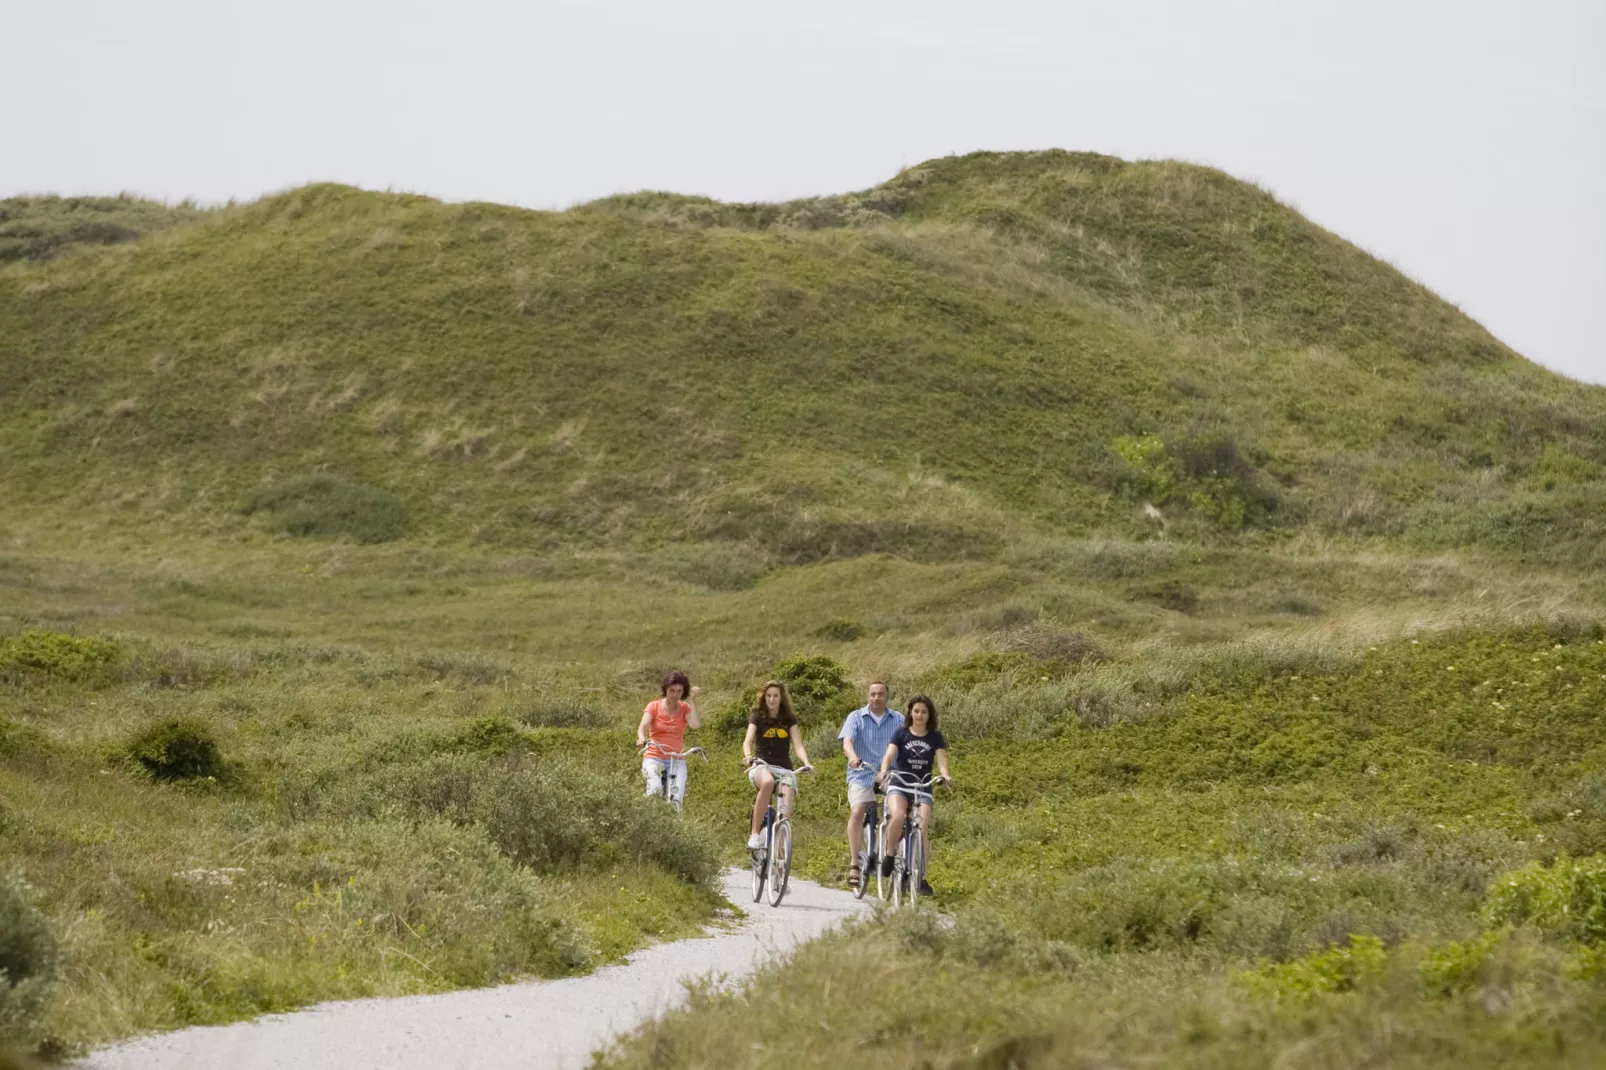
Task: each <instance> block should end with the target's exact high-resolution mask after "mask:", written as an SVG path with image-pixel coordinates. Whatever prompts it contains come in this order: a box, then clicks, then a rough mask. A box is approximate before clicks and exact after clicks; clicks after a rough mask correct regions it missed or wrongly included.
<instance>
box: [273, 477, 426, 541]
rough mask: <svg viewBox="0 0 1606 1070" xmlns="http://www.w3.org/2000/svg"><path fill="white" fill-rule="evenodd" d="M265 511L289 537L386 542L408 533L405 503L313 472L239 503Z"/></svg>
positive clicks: (380, 491)
mask: <svg viewBox="0 0 1606 1070" xmlns="http://www.w3.org/2000/svg"><path fill="white" fill-rule="evenodd" d="M241 508H242V511H243V512H244V513H245V514H246V515H248V516H250V515H253V514H258V513H260V514H263V515H265V516H266V517H267V518H268V519H269V521H270V523H271V524H272V525H273V526H274V527H275V528H277V529H278V530H280V531H284V532H287V533H289V534H291V535H302V536H322V537H328V538H339V537H342V536H343V537H346V538H352V539H356V540H357V541H358V542H361V543H376V542H390V541H391V540H393V539H399V538H401V537H402V536H403V535H404V534H406V532H407V527H408V523H409V518H408V515H407V507H406V506H405V505H403V504H402V501H401V499H400V498H398V497H396V495H394V494H392V493H391V492H390V491H388V490H384V489H382V488H380V487H370V486H368V485H367V484H365V483H352V482H348V481H347V480H344V479H340V478H337V477H335V476H331V475H326V474H323V473H318V474H315V475H309V476H298V477H296V478H295V479H289V480H286V481H284V482H283V483H275V484H274V485H273V486H271V487H264V488H262V489H260V490H257V491H255V492H254V493H252V494H251V495H250V496H249V497H248V498H247V499H246V500H245V503H244V504H243V506H242V507H241Z"/></svg>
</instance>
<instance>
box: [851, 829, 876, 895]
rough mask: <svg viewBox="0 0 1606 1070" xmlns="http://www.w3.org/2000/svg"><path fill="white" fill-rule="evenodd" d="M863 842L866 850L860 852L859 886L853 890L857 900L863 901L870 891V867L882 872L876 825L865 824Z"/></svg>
mask: <svg viewBox="0 0 1606 1070" xmlns="http://www.w3.org/2000/svg"><path fill="white" fill-rule="evenodd" d="M861 842H862V843H863V844H864V850H862V851H860V852H859V858H858V862H859V886H858V887H857V888H855V889H853V898H855V899H863V898H864V893H865V892H867V891H869V890H870V867H871V866H874V867H876V872H877V873H880V872H881V869H880V867H881V861H880V859H878V858H876V853H875V825H873V824H872V823H871V822H869V821H866V822H865V823H864V829H863V837H862V840H861Z"/></svg>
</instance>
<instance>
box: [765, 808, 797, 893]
mask: <svg viewBox="0 0 1606 1070" xmlns="http://www.w3.org/2000/svg"><path fill="white" fill-rule="evenodd" d="M769 861H770V866H769V869H770V906H772V907H778V906H780V905H781V899H782V898H783V897H784V896H785V895H786V886H787V883H788V882H789V880H790V878H791V875H792V823H791V822H790V821H787V820H785V819H782V820H780V821H777V822H776V823H775V834H774V836H773V838H772V846H771V848H770V860H769Z"/></svg>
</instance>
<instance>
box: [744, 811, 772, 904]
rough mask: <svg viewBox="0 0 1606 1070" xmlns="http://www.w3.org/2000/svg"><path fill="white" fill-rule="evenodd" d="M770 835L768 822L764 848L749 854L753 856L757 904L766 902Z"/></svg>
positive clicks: (754, 896) (765, 829)
mask: <svg viewBox="0 0 1606 1070" xmlns="http://www.w3.org/2000/svg"><path fill="white" fill-rule="evenodd" d="M770 833H771V826H770V823H769V822H768V821H766V822H764V846H762V847H760V848H759V849H758V850H756V851H749V852H748V854H750V855H752V856H753V902H755V903H761V902H763V901H764V878H765V877H766V876H768V874H769V871H770V848H769V844H770Z"/></svg>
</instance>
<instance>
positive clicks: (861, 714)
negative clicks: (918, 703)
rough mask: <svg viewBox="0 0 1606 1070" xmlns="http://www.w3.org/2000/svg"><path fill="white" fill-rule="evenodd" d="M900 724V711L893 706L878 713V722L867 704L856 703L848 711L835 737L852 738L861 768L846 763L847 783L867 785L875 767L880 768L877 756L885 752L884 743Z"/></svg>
mask: <svg viewBox="0 0 1606 1070" xmlns="http://www.w3.org/2000/svg"><path fill="white" fill-rule="evenodd" d="M902 727H903V714H901V713H899V712H898V711H897V710H893V709H889V710H887V712H886V713H884V714H882V715H881V723H880V724H877V723H876V719H875V717H874V716H872V715H871V713H870V707H868V706H860V707H859V708H858V709H856V710H854V711H853V712H852V713H850V714H848V719H847V720H845V721H843V722H842V731H840V732H838V733H837V734H836V738H838V739H851V740H853V749H854V751H856V752H857V753H858V755H859V757H860V758H862V759H863V760H864V768H863V769H855V768H853V767H852V766H851V765H850V766H848V783H849V784H858V785H861V786H863V787H870V786H871V785H873V784H874V783H875V773H876V770H877V769H880V768H881V756H882V755H884V754H886V753H887V745H888V744H890V743H891V742H892V737H893V736H894V735H896V734H897V731H898V729H900V728H902Z"/></svg>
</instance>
